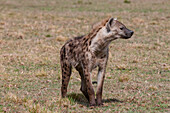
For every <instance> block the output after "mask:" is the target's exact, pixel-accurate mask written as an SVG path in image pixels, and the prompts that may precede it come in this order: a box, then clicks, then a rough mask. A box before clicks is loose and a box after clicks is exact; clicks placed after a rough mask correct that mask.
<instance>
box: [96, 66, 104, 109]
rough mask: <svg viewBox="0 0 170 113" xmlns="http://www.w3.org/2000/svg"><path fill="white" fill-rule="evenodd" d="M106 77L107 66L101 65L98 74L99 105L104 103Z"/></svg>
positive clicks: (97, 95) (97, 93) (97, 94)
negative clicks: (103, 94) (103, 93)
mask: <svg viewBox="0 0 170 113" xmlns="http://www.w3.org/2000/svg"><path fill="white" fill-rule="evenodd" d="M104 77H105V68H102V67H99V70H98V76H97V92H96V97H97V105H99V106H100V105H103V103H102V91H103V83H104Z"/></svg>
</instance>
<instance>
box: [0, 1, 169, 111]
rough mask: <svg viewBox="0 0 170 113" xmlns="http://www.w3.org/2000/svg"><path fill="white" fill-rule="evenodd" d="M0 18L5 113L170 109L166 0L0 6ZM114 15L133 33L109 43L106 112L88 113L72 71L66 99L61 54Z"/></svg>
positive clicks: (1, 107)
mask: <svg viewBox="0 0 170 113" xmlns="http://www.w3.org/2000/svg"><path fill="white" fill-rule="evenodd" d="M0 12H1V13H0V112H32V113H35V112H169V111H170V103H169V100H170V96H169V94H170V87H169V86H170V84H169V81H170V77H169V75H170V52H169V51H170V46H169V43H170V40H169V36H170V30H169V29H170V26H169V24H170V21H169V20H170V16H169V15H168V14H169V13H170V2H169V1H168V0H163V1H162V0H147V1H143V0H130V2H129V3H124V1H123V0H122V1H119V0H115V1H104V0H92V1H83V0H74V1H71V0H64V1H59V0H55V1H54V0H48V1H42V0H37V1H32V0H30V1H28V0H13V1H11V0H1V1H0ZM109 15H113V16H114V17H117V18H118V20H120V21H121V22H123V23H124V24H125V25H126V26H127V27H128V28H130V29H132V30H134V31H135V34H134V36H133V37H132V38H131V39H129V40H116V41H114V42H112V44H111V45H110V58H109V62H108V66H107V73H106V78H105V84H104V91H103V102H104V106H102V107H96V108H94V109H90V108H89V106H88V102H87V100H86V99H85V98H84V96H83V95H82V93H81V92H80V90H79V89H80V77H79V75H78V73H77V72H76V71H75V70H73V73H72V76H71V81H70V83H69V87H68V98H65V99H61V95H60V87H61V84H60V83H61V71H60V63H59V51H60V48H61V47H62V45H63V44H64V42H65V41H66V40H67V39H69V38H72V37H75V36H78V35H83V34H87V33H88V32H89V30H90V29H91V26H92V25H93V24H94V23H95V22H98V21H101V20H102V19H103V18H106V17H107V16H109ZM92 74H93V80H96V74H97V70H94V72H93V73H92ZM94 88H95V89H96V85H94Z"/></svg>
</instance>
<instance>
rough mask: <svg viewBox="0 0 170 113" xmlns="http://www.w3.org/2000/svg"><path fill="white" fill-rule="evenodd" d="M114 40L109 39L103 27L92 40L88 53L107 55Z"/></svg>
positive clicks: (112, 38)
mask: <svg viewBox="0 0 170 113" xmlns="http://www.w3.org/2000/svg"><path fill="white" fill-rule="evenodd" d="M115 39H116V38H114V37H111V36H110V34H109V33H108V32H107V30H106V27H105V26H104V27H103V28H102V29H100V30H99V31H98V33H97V34H96V36H95V37H94V38H93V39H92V42H91V45H90V51H91V52H92V53H94V54H95V55H96V56H97V55H102V54H107V52H108V47H109V44H110V43H111V41H112V40H115Z"/></svg>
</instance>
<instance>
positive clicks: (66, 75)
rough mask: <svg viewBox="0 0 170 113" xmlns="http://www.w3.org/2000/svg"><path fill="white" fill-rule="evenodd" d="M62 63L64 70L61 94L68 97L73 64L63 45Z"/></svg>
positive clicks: (62, 69) (61, 52)
mask: <svg viewBox="0 0 170 113" xmlns="http://www.w3.org/2000/svg"><path fill="white" fill-rule="evenodd" d="M60 55H61V56H60V64H61V71H62V86H61V95H62V97H63V98H64V97H66V95H67V87H68V83H69V80H70V76H71V72H72V66H71V64H70V62H69V61H68V58H67V57H66V52H65V47H64V46H63V47H62V48H61V51H60Z"/></svg>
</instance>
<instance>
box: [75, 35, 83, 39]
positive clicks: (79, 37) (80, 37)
mask: <svg viewBox="0 0 170 113" xmlns="http://www.w3.org/2000/svg"><path fill="white" fill-rule="evenodd" d="M83 37H84V35H83V36H78V37H75V38H74V39H76V40H79V39H82V38H83Z"/></svg>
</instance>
